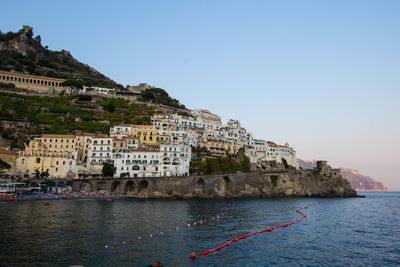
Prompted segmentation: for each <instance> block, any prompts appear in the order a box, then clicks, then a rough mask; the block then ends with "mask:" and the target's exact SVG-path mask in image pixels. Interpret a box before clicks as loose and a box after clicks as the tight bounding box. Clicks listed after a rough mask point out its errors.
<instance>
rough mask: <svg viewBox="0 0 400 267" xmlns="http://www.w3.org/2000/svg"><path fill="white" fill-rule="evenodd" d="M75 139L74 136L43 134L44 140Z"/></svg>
mask: <svg viewBox="0 0 400 267" xmlns="http://www.w3.org/2000/svg"><path fill="white" fill-rule="evenodd" d="M50 137H52V138H75V135H73V134H43V135H42V138H50Z"/></svg>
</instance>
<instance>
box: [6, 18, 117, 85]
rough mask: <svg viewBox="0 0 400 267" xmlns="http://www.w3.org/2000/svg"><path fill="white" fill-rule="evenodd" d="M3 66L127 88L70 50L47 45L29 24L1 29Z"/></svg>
mask: <svg viewBox="0 0 400 267" xmlns="http://www.w3.org/2000/svg"><path fill="white" fill-rule="evenodd" d="M0 69H1V70H4V71H16V72H21V73H26V74H33V75H40V76H48V77H54V78H65V79H76V80H81V81H82V82H83V83H84V84H85V85H87V86H100V87H109V88H114V87H117V88H123V87H122V85H120V84H117V83H116V82H115V81H113V80H111V79H109V78H107V77H106V76H104V75H103V74H101V73H100V72H98V71H96V70H95V69H93V68H91V67H90V66H88V65H86V64H83V63H81V62H79V61H78V60H76V59H75V58H74V57H72V55H71V54H70V53H69V52H68V51H66V50H61V51H52V50H49V49H48V48H47V46H45V47H43V46H42V44H41V38H40V36H39V35H38V36H36V37H33V29H32V28H31V27H29V26H23V28H22V29H21V30H20V31H18V32H16V33H14V32H7V33H2V32H1V31H0Z"/></svg>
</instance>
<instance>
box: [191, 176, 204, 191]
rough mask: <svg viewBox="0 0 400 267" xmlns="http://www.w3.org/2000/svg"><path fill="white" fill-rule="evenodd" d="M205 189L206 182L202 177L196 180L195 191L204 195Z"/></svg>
mask: <svg viewBox="0 0 400 267" xmlns="http://www.w3.org/2000/svg"><path fill="white" fill-rule="evenodd" d="M204 189H205V182H204V180H203V179H202V178H200V179H199V180H197V182H196V187H195V189H194V192H195V193H196V194H197V195H204V191H205V190H204Z"/></svg>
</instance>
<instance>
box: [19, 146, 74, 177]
mask: <svg viewBox="0 0 400 267" xmlns="http://www.w3.org/2000/svg"><path fill="white" fill-rule="evenodd" d="M75 155H76V153H75ZM75 166H76V156H75V157H74V154H73V153H68V152H47V153H36V154H28V153H26V152H25V151H23V152H20V154H19V156H18V158H17V160H16V170H17V171H18V172H22V173H25V174H29V175H34V174H35V173H36V171H38V172H39V173H42V172H47V173H48V174H49V176H50V177H55V178H65V177H72V178H74V176H76V174H75V173H73V169H74V168H75Z"/></svg>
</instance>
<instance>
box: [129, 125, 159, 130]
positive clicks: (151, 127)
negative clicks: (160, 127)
mask: <svg viewBox="0 0 400 267" xmlns="http://www.w3.org/2000/svg"><path fill="white" fill-rule="evenodd" d="M133 127H134V128H139V129H151V130H153V129H154V128H153V125H133Z"/></svg>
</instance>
